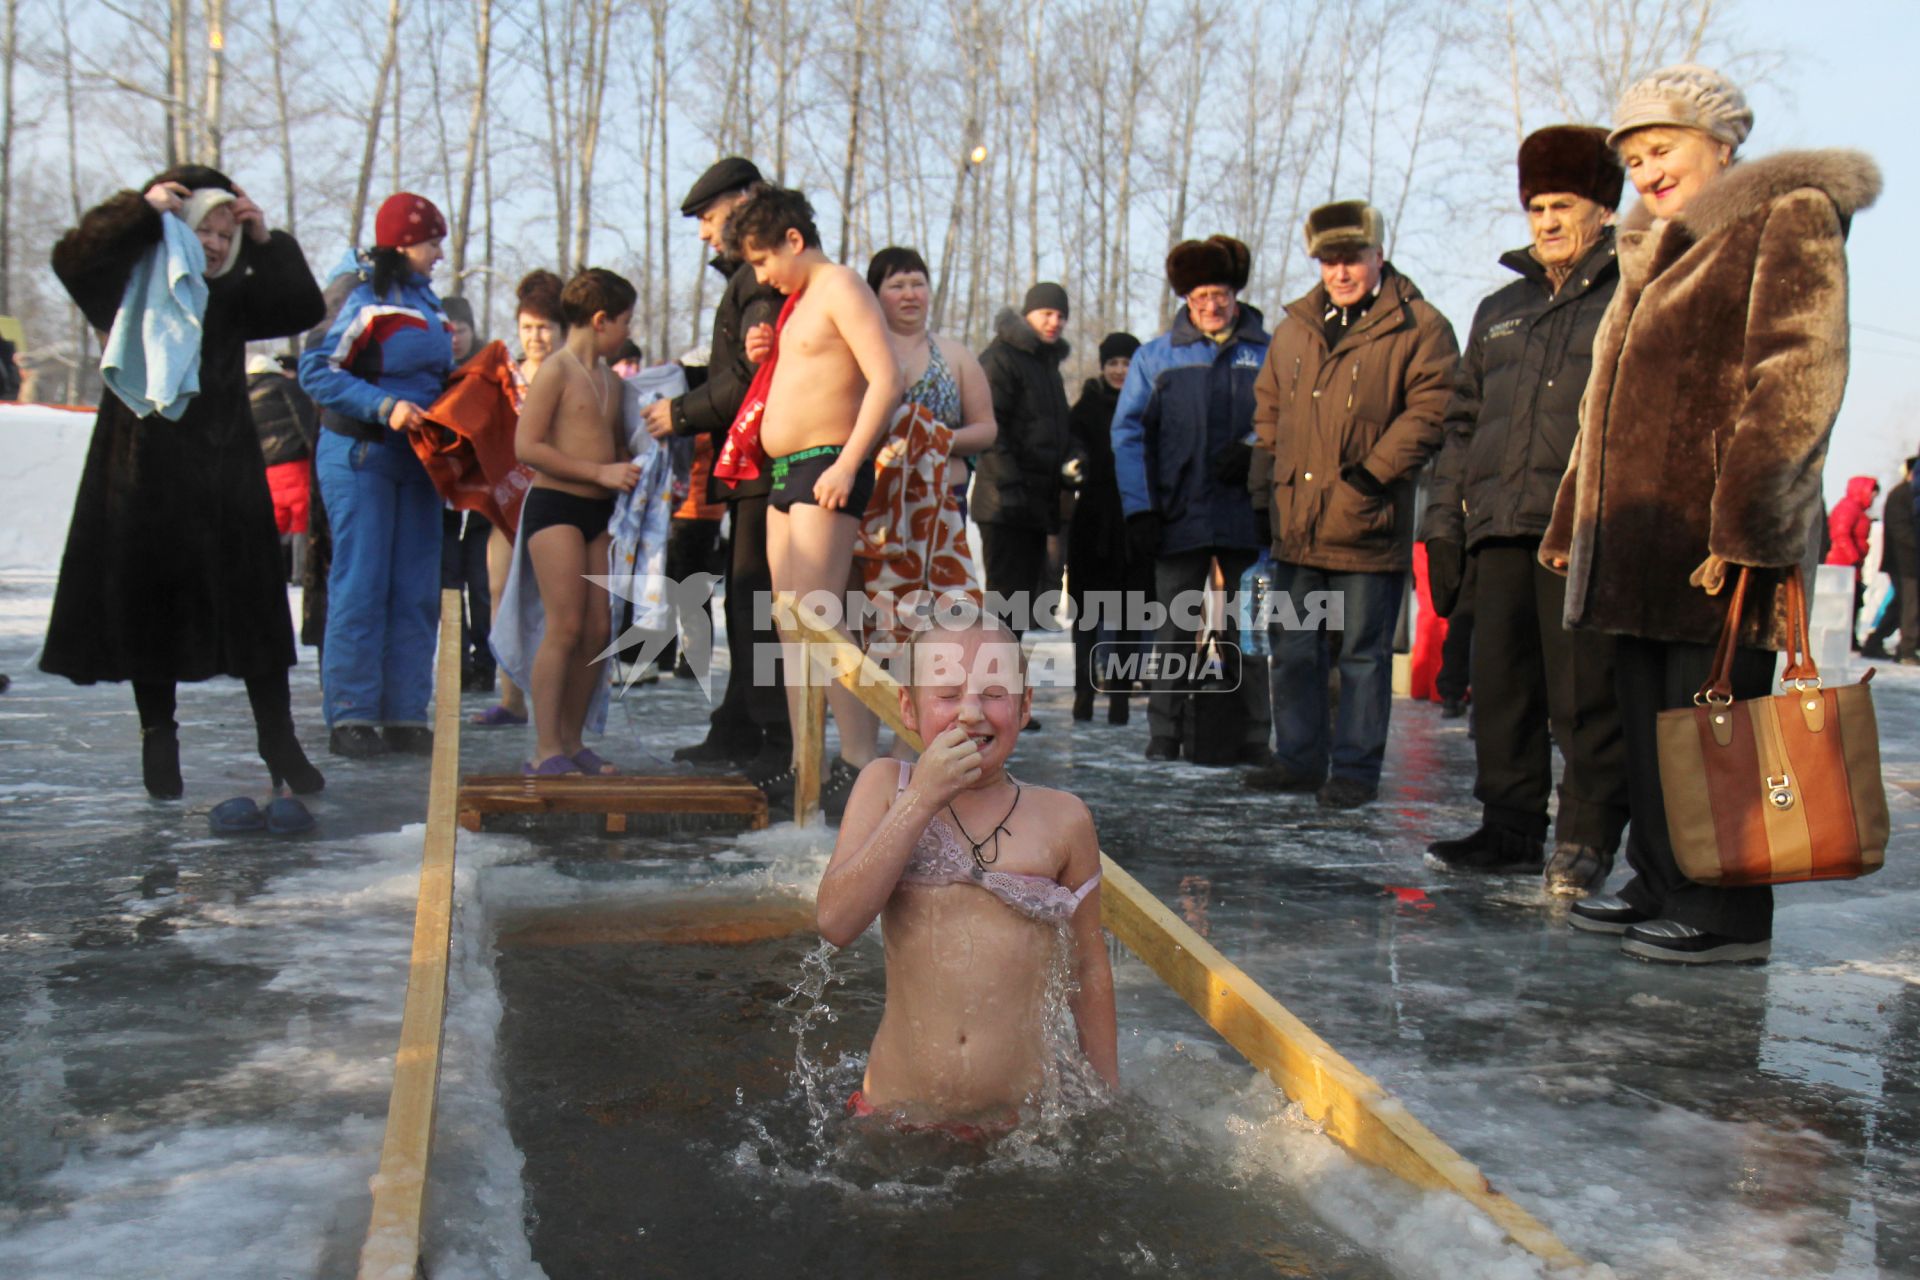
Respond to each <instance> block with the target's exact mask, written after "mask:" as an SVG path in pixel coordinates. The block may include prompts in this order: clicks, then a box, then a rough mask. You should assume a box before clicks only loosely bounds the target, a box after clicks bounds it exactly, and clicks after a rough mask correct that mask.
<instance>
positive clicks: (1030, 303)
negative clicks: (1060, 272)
mask: <svg viewBox="0 0 1920 1280" xmlns="http://www.w3.org/2000/svg"><path fill="white" fill-rule="evenodd" d="M1029 311H1058V312H1059V313H1060V318H1061V319H1062V320H1064V319H1066V318H1067V317H1068V316H1069V315H1071V314H1072V312H1070V311H1069V310H1068V309H1067V291H1066V290H1065V289H1063V288H1061V287H1060V286H1059V285H1057V284H1055V283H1054V282H1053V281H1051V280H1042V281H1041V282H1040V283H1039V284H1037V285H1035V286H1033V288H1031V289H1029V290H1027V297H1026V300H1025V301H1024V302H1022V303H1021V304H1020V314H1021V315H1025V314H1027V312H1029Z"/></svg>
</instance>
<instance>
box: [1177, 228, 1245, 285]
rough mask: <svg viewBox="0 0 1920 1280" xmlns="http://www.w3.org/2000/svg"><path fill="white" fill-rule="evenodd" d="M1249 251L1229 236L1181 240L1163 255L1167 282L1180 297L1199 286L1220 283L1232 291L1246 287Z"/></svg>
mask: <svg viewBox="0 0 1920 1280" xmlns="http://www.w3.org/2000/svg"><path fill="white" fill-rule="evenodd" d="M1252 269H1253V251H1252V250H1250V249H1248V248H1247V246H1246V245H1244V244H1242V243H1240V242H1239V241H1238V240H1235V239H1234V238H1233V237H1232V236H1208V237H1207V238H1206V239H1205V240H1182V241H1181V242H1180V243H1179V244H1177V245H1175V246H1173V252H1171V253H1169V254H1168V255H1167V283H1168V284H1169V285H1171V286H1173V291H1174V292H1175V293H1177V294H1179V295H1180V296H1181V297H1183V298H1184V297H1186V296H1187V295H1188V294H1190V293H1192V292H1193V291H1194V290H1195V289H1198V288H1200V287H1201V286H1202V285H1209V284H1223V285H1225V286H1227V288H1229V289H1231V290H1233V291H1234V292H1235V293H1238V292H1240V291H1241V290H1242V289H1244V288H1246V287H1247V275H1248V273H1249V272H1250V271H1251V270H1252Z"/></svg>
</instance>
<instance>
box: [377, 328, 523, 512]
mask: <svg viewBox="0 0 1920 1280" xmlns="http://www.w3.org/2000/svg"><path fill="white" fill-rule="evenodd" d="M518 402H519V396H518V394H517V392H516V390H515V387H514V370H513V360H512V358H511V357H510V356H508V354H507V344H506V343H504V342H489V343H488V344H487V345H486V346H485V347H482V348H481V349H480V351H479V353H478V354H476V355H475V356H474V357H473V358H472V359H470V360H468V361H467V362H466V363H465V364H463V365H461V366H460V367H459V368H458V369H455V370H454V371H453V381H452V382H451V383H449V384H448V386H447V389H446V391H445V392H443V393H442V394H441V396H440V398H439V399H438V400H435V401H434V402H433V405H432V407H431V408H429V409H428V410H427V416H426V421H425V422H424V423H423V424H422V425H421V426H418V427H415V428H413V429H411V430H409V431H408V432H407V440H408V442H409V443H410V444H412V445H413V451H414V453H415V454H416V455H417V456H418V457H419V459H420V461H421V463H422V464H423V465H424V466H425V467H426V469H427V475H428V476H429V477H431V478H432V480H433V487H434V488H435V489H438V490H439V491H440V496H441V497H442V498H445V499H446V500H447V502H448V503H449V504H451V505H452V506H453V508H454V509H455V510H457V511H478V512H479V513H480V514H481V515H483V516H485V517H486V518H487V521H488V522H489V523H490V524H492V525H493V527H494V528H496V529H498V530H500V531H501V532H502V533H504V534H506V535H507V536H508V537H509V538H511V537H513V536H514V533H515V531H516V530H517V529H518V528H519V527H520V505H521V503H523V502H524V501H526V496H527V488H528V487H529V486H530V485H531V484H532V483H533V468H532V467H529V466H527V465H526V464H525V463H523V462H521V461H520V460H519V459H518V458H516V457H515V456H514V452H513V432H514V428H515V427H517V426H518V425H519V424H520V413H519V409H518Z"/></svg>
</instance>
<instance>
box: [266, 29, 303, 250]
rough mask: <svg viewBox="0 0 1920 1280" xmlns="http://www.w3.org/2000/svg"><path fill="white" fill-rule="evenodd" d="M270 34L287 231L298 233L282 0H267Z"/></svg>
mask: <svg viewBox="0 0 1920 1280" xmlns="http://www.w3.org/2000/svg"><path fill="white" fill-rule="evenodd" d="M267 36H268V40H267V43H268V45H269V46H270V52H271V53H272V58H273V106H274V118H275V119H276V120H277V121H278V122H279V125H280V175H281V181H282V183H283V184H284V185H285V187H286V190H285V192H284V193H283V194H284V196H285V199H286V204H287V217H286V226H287V234H288V235H297V234H298V232H297V231H296V230H295V228H296V227H297V226H298V222H299V220H298V218H297V217H296V213H297V210H298V201H297V195H298V191H299V184H298V183H297V182H295V181H294V167H293V109H292V107H291V105H290V104H289V102H288V98H287V68H286V49H285V39H286V38H285V36H284V34H283V32H282V28H281V26H280V0H267Z"/></svg>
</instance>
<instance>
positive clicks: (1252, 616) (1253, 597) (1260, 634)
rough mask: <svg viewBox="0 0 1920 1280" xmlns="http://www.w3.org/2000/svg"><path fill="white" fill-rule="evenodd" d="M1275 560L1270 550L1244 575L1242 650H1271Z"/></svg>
mask: <svg viewBox="0 0 1920 1280" xmlns="http://www.w3.org/2000/svg"><path fill="white" fill-rule="evenodd" d="M1271 573H1272V564H1271V561H1270V558H1269V556H1268V555H1267V553H1265V552H1262V553H1261V555H1260V558H1259V559H1258V560H1256V561H1254V562H1253V564H1252V565H1250V566H1248V568H1247V571H1246V572H1245V573H1243V574H1241V575H1240V619H1239V621H1240V652H1242V653H1244V654H1248V655H1250V656H1254V657H1263V658H1264V657H1266V656H1267V655H1268V654H1269V653H1270V652H1271V645H1270V643H1269V641H1268V638H1267V624H1266V621H1265V618H1266V612H1267V590H1268V588H1269V587H1271V586H1272V584H1273V580H1272V577H1271Z"/></svg>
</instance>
